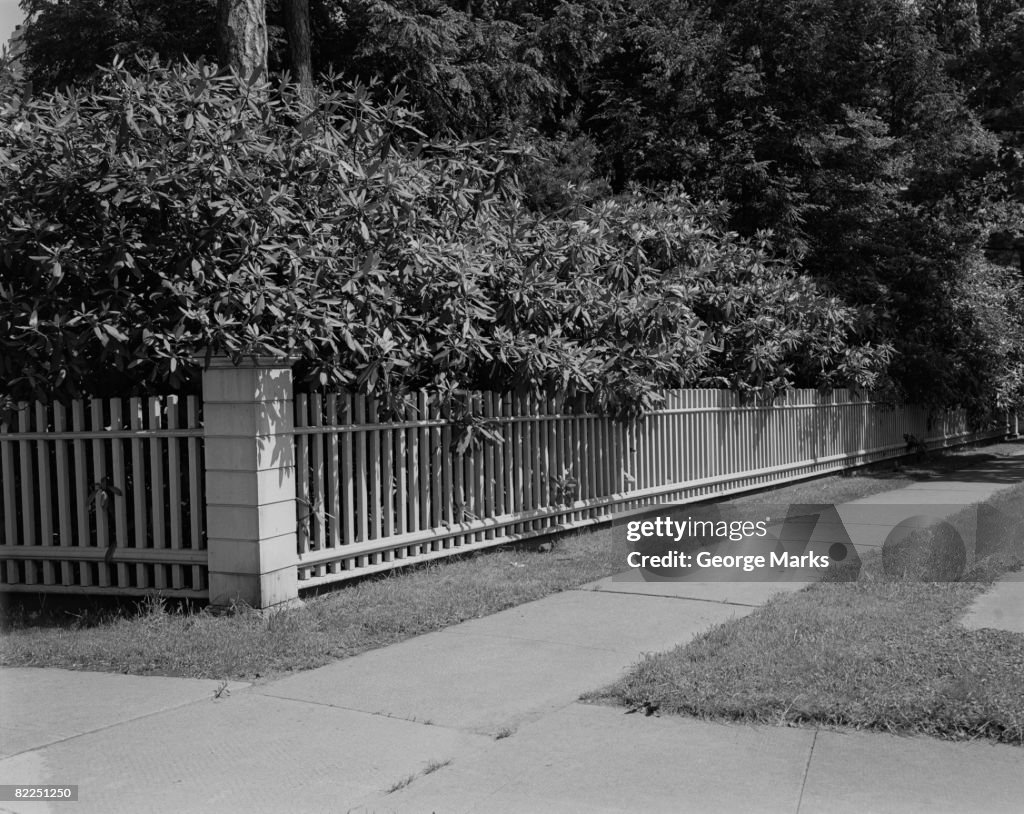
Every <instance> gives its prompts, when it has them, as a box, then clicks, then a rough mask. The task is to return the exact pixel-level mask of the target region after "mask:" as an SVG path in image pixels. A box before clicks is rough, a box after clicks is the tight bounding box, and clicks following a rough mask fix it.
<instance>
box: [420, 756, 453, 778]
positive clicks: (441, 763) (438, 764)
mask: <svg viewBox="0 0 1024 814" xmlns="http://www.w3.org/2000/svg"><path fill="white" fill-rule="evenodd" d="M451 763H452V759H451V758H448V760H432V761H430V762H429V763H428V764H427V767H426V768H425V769H424V770H423V774H424V775H428V774H433V773H434V772H436V771H437V770H438V769H443V768H444V767H445V766H450V765H451Z"/></svg>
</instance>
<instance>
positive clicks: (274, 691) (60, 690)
mask: <svg viewBox="0 0 1024 814" xmlns="http://www.w3.org/2000/svg"><path fill="white" fill-rule="evenodd" d="M1019 482H1024V457H1016V458H1005V459H1002V460H999V461H995V462H992V463H990V464H986V465H985V467H982V468H979V469H977V470H970V471H969V472H967V473H963V472H961V473H957V474H956V475H955V476H952V477H950V478H942V479H935V480H932V481H929V482H928V483H927V484H917V485H915V486H912V487H910V488H908V489H903V490H898V492H890V493H885V494H883V495H876V496H874V497H872V498H867V499H865V500H862V501H856V502H854V503H851V504H846V505H845V506H844V507H842V508H841V510H840V514H841V515H842V516H843V519H844V521H845V524H846V525H847V526H848V530H849V531H850V536H851V538H852V539H853V540H854V542H855V544H856V545H857V546H858V548H862V549H863V548H866V547H868V546H877V545H880V541H881V540H884V538H885V535H886V534H887V533H888V528H891V525H892V524H893V523H895V522H899V521H900V520H901V519H904V518H903V517H901V516H900V509H899V507H900V506H905V505H912V506H915V507H917V506H921V505H925V506H930V507H934V509H935V511H936V512H937V513H940V514H941V513H942V512H947V513H948V512H950V511H955V510H956V509H958V508H959V506H960V505H961V504H964V503H972V502H975V501H978V500H982V499H984V498H985V497H987V496H988V495H989V494H991V493H992V492H994V491H996V490H998V489H1000V488H1004V487H1005V486H1008V485H1011V484H1012V483H1019ZM903 514H905V512H903ZM887 524H888V525H887ZM800 587H802V586H801V585H800V584H778V583H776V584H770V583H742V584H737V583H717V584H710V583H694V584H685V583H671V582H666V583H646V582H639V581H624V580H614V579H605V580H601V581H599V582H597V583H594V584H592V585H588V586H584V587H582V588H580V589H577V590H573V591H566V592H564V593H561V594H556V595H553V596H550V597H547V598H545V599H542V600H539V601H537V602H532V603H529V604H527V605H523V606H520V607H517V608H513V609H510V610H508V611H504V612H502V613H498V614H495V615H493V616H489V617H486V618H483V619H476V620H473V621H470V622H466V623H463V624H460V625H456V626H454V627H451V628H448V629H446V630H442V631H439V632H436V633H431V634H428V635H425V636H420V637H417V638H415V639H410V640H408V641H406V642H402V643H400V644H397V645H393V646H391V647H387V648H383V649H381V650H376V651H372V652H369V653H365V654H363V655H361V656H357V657H354V658H350V659H346V660H343V661H339V662H336V663H334V664H331V665H328V666H326V667H322V668H320V669H317V670H311V671H308V672H305V673H300V674H296V675H294V676H291V677H287V678H284V679H281V680H277V681H273V682H270V683H266V684H262V685H259V686H249V685H244V684H235V685H229V686H228V687H227V688H226V690H227V691H221V692H219V697H218V691H219V690H221V687H220V685H219V682H215V681H195V680H189V679H172V678H140V677H136V676H125V675H111V674H97V673H78V672H70V671H64V670H53V669H29V668H17V669H15V668H7V669H3V670H0V785H2V784H16V783H20V784H77V785H78V787H79V801H78V802H77V803H72V802H52V803H46V802H25V803H13V802H6V803H0V811H17V812H42V811H48V810H54V811H76V812H122V811H123V812H144V811H155V812H236V811H238V812H242V811H244V812H321V811H323V812H346V811H358V812H439V814H440V813H441V812H443V813H444V814H447V812H562V811H566V812H569V811H579V812H584V811H586V812H591V811H606V812H634V811H636V812H646V811H665V812H669V811H671V812H678V811H695V812H702V811H713V812H732V811H743V812H747V811H752V812H759V811H768V812H776V811H777V812H789V813H792V812H799V814H810V813H811V812H846V811H849V812H868V811H878V812H916V811H921V812H924V811H928V812H943V811H948V812H963V811H985V812H1011V811H1013V812H1017V811H1021V810H1024V749H1022V748H1019V747H1011V746H994V745H990V744H987V743H964V744H960V743H956V744H954V743H946V742H942V741H937V740H932V739H927V738H901V737H893V736H887V735H877V734H870V735H869V734H863V733H840V732H833V731H825V730H820V731H819V730H814V729H809V728H808V729H799V728H772V727H749V726H738V725H722V724H711V723H705V722H700V721H694V720H689V719H684V718H672V717H665V718H657V717H643V716H642V715H626V714H624V712H623V710H622V709H619V708H610V707H601V706H591V705H587V704H583V703H580V702H578V700H577V699H578V698H579V697H580V695H581V694H582V693H585V692H587V691H589V690H593V689H597V688H599V687H601V686H603V685H605V684H608V683H610V682H612V681H614V680H615V679H617V678H618V677H619V676H621V675H622V673H623V672H624V670H626V669H627V668H628V667H629V666H630V665H631V664H632V663H633V662H635V661H636V659H637V658H638V657H639V656H640V655H641V654H642V653H644V652H650V651H658V650H663V649H666V648H669V647H672V646H674V645H676V644H679V643H680V642H685V641H687V640H689V639H690V638H691V637H692V636H693V635H694V634H696V633H698V632H701V631H703V630H705V629H707V628H708V627H709V626H711V625H714V624H717V623H719V622H722V621H725V620H727V619H730V618H733V617H736V616H741V615H744V614H746V613H750V612H751V611H753V610H754V609H755V608H756V607H758V606H759V605H760V604H762V603H763V602H764V601H766V600H767V598H768V597H769V596H770V595H772V594H773V593H775V592H777V591H779V590H788V591H792V590H798V589H799V588H800ZM1014 597H1017V598H1014ZM1019 597H1020V594H1019V593H1018V594H1015V595H1014V594H1011V595H1010V599H1008V600H1004V601H1001V603H1000V604H999V607H1000V611H999V612H1000V614H1002V616H1001V617H1000V618H1007V615H1009V617H1013V618H1017V619H1019V618H1021V617H1024V608H1020V607H1019V606H1017V607H1016V608H1015V607H1014V603H1017V602H1019ZM993 618H994V617H993ZM982 623H984V622H982Z"/></svg>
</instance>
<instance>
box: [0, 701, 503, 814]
mask: <svg viewBox="0 0 1024 814" xmlns="http://www.w3.org/2000/svg"><path fill="white" fill-rule="evenodd" d="M489 743H490V740H489V739H486V738H481V737H480V736H473V735H467V734H465V733H461V732H456V731H454V730H450V729H444V728H441V727H434V726H423V725H420V724H412V723H408V722H406V721H397V720H393V719H389V718H383V717H378V716H372V715H365V714H363V713H358V712H351V711H348V710H340V709H332V708H331V707H326V706H322V705H318V704H304V703H296V702H294V701H286V700H281V699H276V698H268V697H266V696H261V695H256V694H254V693H252V692H251V691H249V690H244V691H242V692H239V693H238V694H237V695H232V696H231V697H229V698H227V699H223V700H218V701H200V702H196V703H192V704H189V705H187V706H185V707H180V708H178V709H175V710H168V711H166V712H161V713H158V714H156V715H153V716H151V717H148V718H145V719H136V720H134V721H129V722H127V723H123V724H121V725H119V726H116V727H111V728H108V729H104V730H101V731H98V732H93V733H90V734H87V735H82V736H81V737H77V738H73V739H70V740H66V741H63V742H61V743H57V744H53V745H52V746H49V747H46V748H43V749H38V750H35V751H31V752H25V753H22V754H20V755H16V756H14V757H9V758H6V759H3V760H0V783H3V784H16V783H32V784H47V783H53V784H77V785H78V787H79V789H78V796H79V801H78V802H77V803H66V802H61V803H54V804H53V805H52V809H53V810H54V811H57V812H61V813H62V814H63V813H65V812H68V811H71V810H72V809H73V810H74V812H76V814H92V813H93V812H95V814H121V812H124V814H139V812H168V814H170V813H171V812H174V814H178V812H182V813H183V814H187V813H188V812H196V814H210V812H216V814H233V812H247V813H248V814H259V813H260V812H267V814H280V812H290V811H295V812H303V814H306V812H332V813H333V812H339V811H342V812H343V811H345V810H346V809H347V808H348V807H349V806H350V805H351V804H352V803H353V802H354V801H357V800H360V799H363V798H365V797H367V796H369V795H381V796H386V794H385V793H386V792H387V790H388V789H389V788H391V787H392V786H393V785H395V784H396V783H397V782H399V781H401V780H402V779H404V778H406V777H408V776H409V775H414V774H418V773H420V772H422V771H423V770H424V769H425V768H427V766H428V765H429V764H430V762H431V761H435V762H438V763H442V762H444V761H446V760H449V759H451V758H452V757H453V756H455V755H458V754H472V753H473V752H475V751H477V750H479V749H480V748H481V747H482V746H484V745H487V744H489ZM45 806H46V804H45V803H43V804H40V803H37V802H26V803H23V804H16V803H0V810H5V811H15V812H19V814H22V812H24V814H38V812H40V811H45V810H46V807H45Z"/></svg>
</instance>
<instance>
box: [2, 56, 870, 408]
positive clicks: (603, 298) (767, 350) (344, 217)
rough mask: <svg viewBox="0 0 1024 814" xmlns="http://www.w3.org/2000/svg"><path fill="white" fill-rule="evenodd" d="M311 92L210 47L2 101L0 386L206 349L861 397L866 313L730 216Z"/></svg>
mask: <svg viewBox="0 0 1024 814" xmlns="http://www.w3.org/2000/svg"><path fill="white" fill-rule="evenodd" d="M381 96H382V93H381V89H380V88H367V87H365V86H359V85H357V86H344V87H343V86H339V85H338V84H337V83H329V84H328V86H327V87H325V88H324V89H322V90H321V92H320V94H319V97H318V99H317V101H316V103H315V104H314V105H312V106H307V105H305V104H304V103H303V102H302V101H301V100H300V99H299V97H298V94H297V93H295V92H294V91H293V89H291V88H287V87H284V88H278V87H275V88H271V87H268V86H263V85H251V84H246V83H245V82H240V81H239V80H238V79H237V78H235V77H232V76H228V75H225V74H222V73H219V72H218V71H217V69H216V68H215V67H214V66H211V65H205V64H202V63H198V64H195V65H191V64H186V65H183V66H176V67H162V66H160V65H159V64H157V63H155V62H149V63H145V64H144V65H141V66H139V67H137V68H135V69H133V70H132V71H131V72H129V71H127V70H126V69H125V68H124V66H123V65H121V64H117V63H115V65H114V66H113V67H111V68H107V69H104V70H103V71H102V76H101V79H100V80H99V81H98V82H97V83H96V84H95V85H94V86H91V87H88V88H82V89H77V90H70V91H67V92H55V93H50V94H46V95H42V96H38V97H34V98H31V99H18V98H16V97H13V96H8V97H7V98H6V99H5V100H3V101H0V105H2V112H0V125H2V126H0V238H2V240H0V242H2V245H3V252H2V256H0V264H2V265H0V268H2V281H0V354H2V355H0V394H3V395H6V396H7V397H9V398H14V399H22V398H29V397H36V398H44V399H45V398H50V397H53V396H58V397H60V396H69V395H76V394H80V393H89V394H93V395H105V394H109V393H124V392H125V391H126V390H133V391H136V392H142V391H147V390H150V391H152V390H161V389H165V388H168V387H171V388H177V389H181V388H183V387H190V386H193V385H194V382H195V374H196V372H197V369H198V363H197V361H196V358H197V356H198V355H201V354H203V353H206V352H218V353H227V354H229V355H231V356H232V357H234V358H238V357H240V356H243V355H271V356H280V357H283V356H295V357H298V358H299V359H300V363H299V366H298V371H299V374H300V375H301V376H302V377H303V378H304V379H305V380H306V381H307V382H308V383H309V384H310V385H311V386H313V387H354V388H359V389H362V390H365V391H370V392H374V393H376V394H377V395H380V396H383V397H392V396H396V395H399V394H401V393H402V392H403V391H406V390H408V389H410V388H415V387H421V386H427V385H430V386H432V387H435V388H439V389H440V390H441V391H442V392H451V391H452V390H454V389H457V388H477V387H479V388H490V389H496V390H509V389H514V388H520V389H523V388H543V389H546V390H547V391H548V392H551V393H560V394H562V395H565V396H573V395H576V394H580V393H588V392H592V393H594V394H595V396H594V402H595V404H596V406H597V407H598V408H599V409H603V410H607V411H609V412H612V413H615V414H620V415H628V414H631V413H634V412H635V411H636V410H637V409H638V408H641V407H644V406H649V405H651V404H652V403H653V402H654V400H656V398H657V396H656V390H657V389H658V388H661V387H667V386H692V385H695V384H703V385H713V386H721V385H723V384H727V385H729V386H732V387H735V388H737V389H740V390H744V391H752V392H762V391H766V390H769V391H775V390H778V389H781V388H783V387H786V386H790V385H794V384H797V385H823V386H827V385H837V384H855V385H860V386H870V385H872V384H873V383H875V382H876V380H877V377H878V375H879V371H880V370H881V369H882V368H883V367H884V363H885V361H886V359H887V354H888V349H887V348H885V347H871V346H868V345H861V344H859V343H858V342H857V341H856V332H855V326H856V324H857V314H856V313H855V312H853V311H851V310H850V309H849V308H846V307H845V306H843V305H842V304H841V303H839V302H838V301H836V300H834V299H830V298H827V297H824V296H823V295H822V294H821V293H820V292H818V290H817V289H816V288H815V286H814V285H813V283H811V282H810V281H809V280H807V279H806V278H803V277H800V276H798V275H797V274H796V273H795V272H794V271H793V270H792V268H791V267H789V266H788V265H787V264H785V263H784V262H781V261H778V260H775V259H773V258H772V256H771V247H770V244H769V242H768V239H767V237H766V236H763V235H762V236H758V238H757V240H755V241H746V240H741V239H740V238H738V237H737V236H736V235H733V234H728V233H724V232H723V231H722V229H721V228H720V226H719V224H720V223H721V222H722V220H723V218H724V215H723V213H722V212H721V211H720V208H719V207H717V206H712V205H705V204H695V203H693V202H692V201H690V200H689V199H688V198H686V196H685V195H683V194H682V193H681V192H680V191H678V190H667V191H664V192H663V193H661V194H659V195H654V194H651V193H645V192H641V191H639V190H633V191H631V192H629V193H628V194H626V195H624V196H622V197H621V198H619V199H615V200H608V201H604V202H601V203H598V204H595V205H593V206H591V207H590V208H588V209H584V210H581V214H579V215H578V216H577V218H576V219H575V220H569V219H566V218H558V217H554V216H548V217H545V216H543V215H541V214H538V213H536V212H532V211H530V210H529V208H528V207H527V206H525V205H524V203H523V195H522V193H521V191H520V189H519V186H518V184H517V182H516V179H515V174H514V172H513V167H514V166H517V165H521V164H522V158H523V156H522V153H521V151H520V150H517V149H515V148H512V147H510V146H508V145H502V144H498V143H494V142H475V143H452V142H441V141H436V140H428V139H426V138H425V137H424V136H423V135H422V134H421V133H420V132H419V131H418V130H417V128H416V125H417V121H418V117H417V114H416V113H415V112H414V111H412V110H410V109H409V108H407V107H406V106H405V105H404V104H403V100H402V97H401V96H400V95H394V96H390V97H387V98H386V99H385V101H383V102H382V101H380V97H381Z"/></svg>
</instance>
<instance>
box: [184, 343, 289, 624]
mask: <svg viewBox="0 0 1024 814" xmlns="http://www.w3.org/2000/svg"><path fill="white" fill-rule="evenodd" d="M203 426H204V448H205V449H204V453H205V454H204V458H205V467H206V530H207V533H206V538H207V547H208V549H209V551H208V556H209V575H210V586H209V589H210V602H211V603H212V604H214V605H227V604H229V603H231V602H232V601H239V602H245V603H247V604H249V605H251V606H252V607H254V608H260V609H263V608H270V607H273V606H276V605H281V604H282V603H286V602H291V601H294V600H296V599H297V598H298V578H297V572H296V565H297V562H296V561H297V556H298V555H297V553H296V552H297V543H296V534H297V523H296V506H295V447H294V435H293V432H294V408H293V392H292V371H291V361H290V360H288V359H285V360H282V359H274V358H256V359H252V358H246V359H244V360H243V361H242V362H241V363H240V364H238V365H237V366H236V365H234V364H232V363H231V361H230V360H229V359H227V358H225V357H213V358H212V359H211V360H210V363H209V365H208V366H207V367H206V368H205V369H204V371H203Z"/></svg>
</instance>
